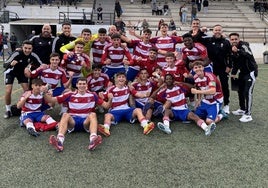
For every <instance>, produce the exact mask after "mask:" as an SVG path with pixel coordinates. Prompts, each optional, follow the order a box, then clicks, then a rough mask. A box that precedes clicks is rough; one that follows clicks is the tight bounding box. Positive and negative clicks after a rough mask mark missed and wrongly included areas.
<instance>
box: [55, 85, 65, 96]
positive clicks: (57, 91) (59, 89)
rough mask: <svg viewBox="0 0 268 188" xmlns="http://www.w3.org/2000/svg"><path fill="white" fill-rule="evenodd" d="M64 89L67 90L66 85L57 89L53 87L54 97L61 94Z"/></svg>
mask: <svg viewBox="0 0 268 188" xmlns="http://www.w3.org/2000/svg"><path fill="white" fill-rule="evenodd" d="M64 90H65V88H64V86H61V87H56V88H55V89H53V93H52V95H53V97H56V96H59V95H61V94H62V93H63V91H64Z"/></svg>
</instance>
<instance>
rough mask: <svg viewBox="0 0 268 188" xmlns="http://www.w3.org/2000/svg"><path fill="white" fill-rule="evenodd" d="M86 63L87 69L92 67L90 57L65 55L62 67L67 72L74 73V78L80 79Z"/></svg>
mask: <svg viewBox="0 0 268 188" xmlns="http://www.w3.org/2000/svg"><path fill="white" fill-rule="evenodd" d="M83 62H85V63H86V67H90V60H89V56H88V55H86V54H84V53H82V54H74V55H73V56H69V55H68V54H64V56H63V60H62V61H61V67H62V68H64V69H65V70H66V72H67V71H73V72H74V73H75V74H74V76H73V77H74V78H78V77H80V76H81V69H82V63H83Z"/></svg>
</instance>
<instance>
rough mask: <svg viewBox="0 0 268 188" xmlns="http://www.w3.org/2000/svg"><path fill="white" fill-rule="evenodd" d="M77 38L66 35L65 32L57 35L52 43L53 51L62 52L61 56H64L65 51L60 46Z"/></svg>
mask: <svg viewBox="0 0 268 188" xmlns="http://www.w3.org/2000/svg"><path fill="white" fill-rule="evenodd" d="M75 39H76V38H75V37H72V36H66V35H64V34H63V33H62V34H60V35H59V36H58V37H56V38H55V39H54V41H53V44H52V52H57V53H58V54H60V58H61V59H62V58H63V53H62V52H61V51H60V48H61V47H62V46H64V45H65V44H68V43H70V42H72V41H74V40H75Z"/></svg>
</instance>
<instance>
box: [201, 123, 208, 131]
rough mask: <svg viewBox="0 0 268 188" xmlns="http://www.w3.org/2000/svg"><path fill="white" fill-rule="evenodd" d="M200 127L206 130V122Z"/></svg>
mask: <svg viewBox="0 0 268 188" xmlns="http://www.w3.org/2000/svg"><path fill="white" fill-rule="evenodd" d="M200 127H201V128H202V129H203V130H206V129H207V128H208V126H207V124H206V123H205V122H203V123H202V124H201V125H200Z"/></svg>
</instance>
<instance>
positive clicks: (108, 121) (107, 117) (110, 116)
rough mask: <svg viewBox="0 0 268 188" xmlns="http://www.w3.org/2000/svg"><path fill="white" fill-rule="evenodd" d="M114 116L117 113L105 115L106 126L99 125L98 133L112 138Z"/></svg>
mask: <svg viewBox="0 0 268 188" xmlns="http://www.w3.org/2000/svg"><path fill="white" fill-rule="evenodd" d="M114 115H117V113H116V112H110V113H106V114H105V115H104V124H99V125H98V132H99V133H101V134H103V135H104V136H110V135H111V133H110V127H111V124H112V122H113V121H115V118H114Z"/></svg>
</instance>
